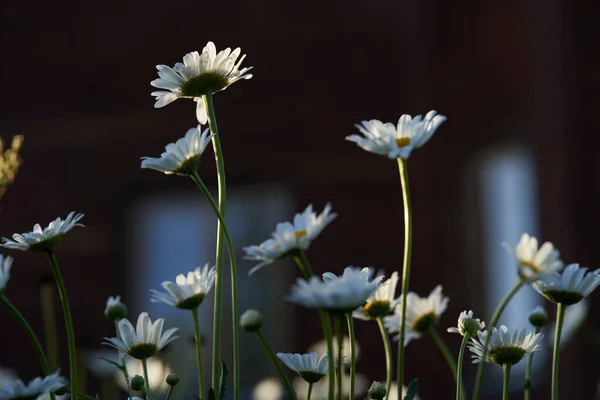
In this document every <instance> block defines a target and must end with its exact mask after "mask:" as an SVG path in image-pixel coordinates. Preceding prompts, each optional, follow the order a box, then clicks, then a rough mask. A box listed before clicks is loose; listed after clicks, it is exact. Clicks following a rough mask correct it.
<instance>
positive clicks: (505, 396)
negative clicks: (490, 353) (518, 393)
mask: <svg viewBox="0 0 600 400" xmlns="http://www.w3.org/2000/svg"><path fill="white" fill-rule="evenodd" d="M482 362H483V361H482ZM502 368H503V369H504V381H503V382H504V383H503V385H502V400H510V364H504V365H503V366H502Z"/></svg>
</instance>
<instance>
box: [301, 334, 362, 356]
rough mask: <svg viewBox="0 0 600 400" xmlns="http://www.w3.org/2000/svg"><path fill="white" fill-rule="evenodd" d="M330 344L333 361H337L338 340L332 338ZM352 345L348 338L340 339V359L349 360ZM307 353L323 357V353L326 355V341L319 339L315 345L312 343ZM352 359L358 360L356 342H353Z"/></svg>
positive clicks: (358, 351) (358, 353) (358, 346)
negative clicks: (331, 345)
mask: <svg viewBox="0 0 600 400" xmlns="http://www.w3.org/2000/svg"><path fill="white" fill-rule="evenodd" d="M331 341H332V344H333V351H332V353H333V359H334V360H337V359H338V351H339V350H338V344H337V343H338V340H337V336H333V338H332V339H331ZM351 345H352V343H350V338H349V337H348V336H344V338H343V339H342V358H343V359H345V360H349V359H350V356H351V354H350V351H351V349H352V347H351ZM308 351H309V352H310V353H317V355H318V356H319V355H321V356H322V355H323V354H325V353H327V341H326V340H325V339H321V340H319V341H318V342H316V343H313V344H312V345H311V346H310V347H309V349H308ZM354 358H355V359H356V361H358V359H359V358H360V345H359V344H358V342H357V341H354Z"/></svg>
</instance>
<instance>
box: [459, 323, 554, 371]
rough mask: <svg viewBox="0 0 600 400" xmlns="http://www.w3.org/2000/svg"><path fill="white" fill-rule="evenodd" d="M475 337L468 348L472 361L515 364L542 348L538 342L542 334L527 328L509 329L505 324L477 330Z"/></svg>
mask: <svg viewBox="0 0 600 400" xmlns="http://www.w3.org/2000/svg"><path fill="white" fill-rule="evenodd" d="M477 336H478V337H477V338H471V344H469V350H470V351H471V352H472V353H473V355H472V358H473V363H475V364H477V363H480V362H482V361H488V362H493V363H494V364H496V365H500V366H504V365H509V366H511V365H515V364H516V363H518V362H519V361H521V360H522V359H523V358H525V357H527V356H528V355H529V354H531V353H533V352H536V351H539V350H541V349H542V346H541V344H540V342H541V340H542V337H543V335H542V334H541V333H536V334H534V333H533V332H531V331H529V330H527V329H520V330H519V329H517V330H509V329H508V328H507V327H506V326H504V325H502V326H500V329H496V328H493V329H492V333H491V334H490V332H489V331H483V332H477ZM488 340H489V346H488V348H489V351H488V354H487V355H486V356H485V359H484V355H485V350H484V349H485V344H486V343H487V342H488Z"/></svg>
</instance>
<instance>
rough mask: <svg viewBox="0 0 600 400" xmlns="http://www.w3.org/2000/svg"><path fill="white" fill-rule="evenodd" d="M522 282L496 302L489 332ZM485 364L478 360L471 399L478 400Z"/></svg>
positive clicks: (485, 351) (484, 356)
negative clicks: (496, 305) (498, 302)
mask: <svg viewBox="0 0 600 400" xmlns="http://www.w3.org/2000/svg"><path fill="white" fill-rule="evenodd" d="M524 284H525V281H522V280H520V281H519V282H517V284H516V285H515V286H514V287H513V288H512V289H511V290H510V291H509V292H508V293H507V294H506V296H504V298H503V299H502V301H500V304H498V307H496V310H495V311H494V314H493V315H492V319H491V321H490V324H489V325H488V329H489V330H490V332H491V331H492V329H493V328H494V327H495V326H496V324H497V323H498V320H499V319H500V316H501V315H502V313H503V312H504V309H505V308H506V306H507V305H508V303H509V302H510V300H511V299H512V298H513V296H514V295H515V294H516V293H517V292H518V291H519V289H521V287H522V286H523V285H524ZM491 336H492V335H489V336H488V340H487V341H486V342H487V343H484V346H485V347H484V349H483V350H484V352H483V357H482V359H484V360H485V359H486V357H487V352H488V348H489V339H490V338H491ZM486 364H487V363H485V362H480V363H479V365H478V366H477V375H476V377H475V390H474V391H473V400H479V395H480V393H481V384H482V383H483V373H484V371H485V365H486Z"/></svg>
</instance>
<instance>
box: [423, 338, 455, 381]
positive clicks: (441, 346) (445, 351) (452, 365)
mask: <svg viewBox="0 0 600 400" xmlns="http://www.w3.org/2000/svg"><path fill="white" fill-rule="evenodd" d="M429 334H430V335H431V337H432V338H433V341H434V342H435V344H436V345H437V347H438V348H439V349H440V351H441V352H442V355H443V356H444V358H445V359H446V362H447V363H448V367H450V371H452V376H453V377H454V380H455V381H456V382H457V383H458V381H457V377H456V364H455V363H454V358H453V357H452V354H451V353H450V350H449V349H448V346H446V344H445V343H444V341H443V340H442V338H441V337H440V335H438V333H437V332H436V330H435V328H434V327H431V328H429Z"/></svg>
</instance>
